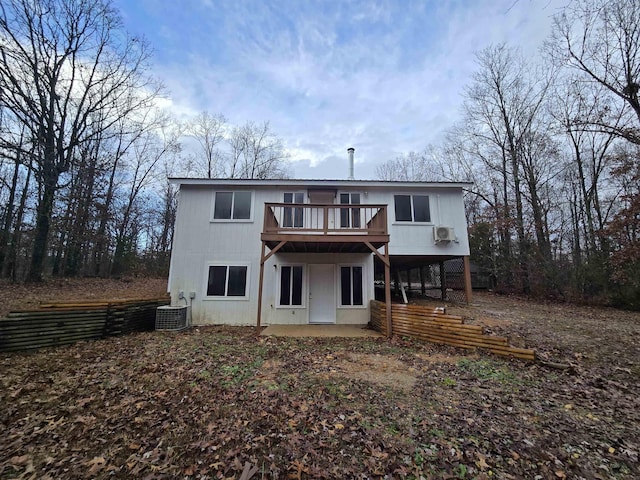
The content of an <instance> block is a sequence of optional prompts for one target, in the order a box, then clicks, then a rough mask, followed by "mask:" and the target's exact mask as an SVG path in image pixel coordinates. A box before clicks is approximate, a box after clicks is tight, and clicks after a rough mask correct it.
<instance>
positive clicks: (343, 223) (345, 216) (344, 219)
mask: <svg viewBox="0 0 640 480" xmlns="http://www.w3.org/2000/svg"><path fill="white" fill-rule="evenodd" d="M348 203H349V194H348V193H341V194H340V204H341V205H346V204H348ZM340 228H349V209H348V208H341V209H340Z"/></svg>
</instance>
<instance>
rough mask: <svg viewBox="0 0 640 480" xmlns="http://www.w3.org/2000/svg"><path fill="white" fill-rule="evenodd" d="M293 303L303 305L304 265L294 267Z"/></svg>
mask: <svg viewBox="0 0 640 480" xmlns="http://www.w3.org/2000/svg"><path fill="white" fill-rule="evenodd" d="M291 283H292V285H291V286H292V289H291V305H302V267H301V266H299V265H298V266H295V267H293V278H292V282H291Z"/></svg>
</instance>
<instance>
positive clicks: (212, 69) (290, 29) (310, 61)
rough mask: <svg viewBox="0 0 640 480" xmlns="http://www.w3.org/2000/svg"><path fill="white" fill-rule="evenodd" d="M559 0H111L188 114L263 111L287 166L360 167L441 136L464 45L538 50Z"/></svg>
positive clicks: (250, 115)
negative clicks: (351, 151) (350, 150)
mask: <svg viewBox="0 0 640 480" xmlns="http://www.w3.org/2000/svg"><path fill="white" fill-rule="evenodd" d="M568 1H569V0H482V1H481V0H477V1H472V0H462V1H447V0H440V1H433V0H424V1H411V0H393V1H392V0H389V1H358V0H353V1H350V0H322V1H306V0H299V1H294V0H287V1H285V0H277V1H260V0H228V1H227V0H182V1H175V0H116V2H115V4H116V6H117V7H118V8H119V9H120V11H121V13H122V16H123V20H124V24H125V28H126V29H127V30H128V31H130V32H131V33H133V34H136V35H142V36H144V37H146V38H147V40H148V41H149V42H150V44H151V45H152V46H153V48H154V52H155V53H154V58H153V69H154V74H155V75H156V76H157V77H158V78H159V79H160V80H161V81H162V82H163V83H164V84H165V85H166V87H167V88H168V100H169V104H170V108H171V110H172V111H173V112H174V113H175V114H176V115H177V116H178V117H179V118H183V119H186V118H188V117H189V116H192V115H194V114H196V113H198V112H200V111H203V110H207V111H209V112H211V113H221V114H223V115H225V117H227V119H228V120H229V122H230V123H232V124H243V123H245V122H246V121H248V120H251V121H255V122H263V121H269V122H270V124H271V129H272V130H273V132H275V133H276V134H277V135H278V136H279V137H280V138H281V139H282V140H283V142H284V145H285V147H286V149H287V150H288V152H289V153H290V155H291V158H290V162H291V173H292V174H293V176H294V177H295V178H346V176H347V155H346V149H347V147H349V146H353V147H355V149H356V153H355V161H356V166H355V172H356V175H355V176H356V178H360V179H367V178H373V177H374V173H375V166H376V165H377V164H380V163H383V162H385V161H387V160H390V159H392V158H395V157H396V156H398V155H399V154H401V153H403V152H404V153H407V152H409V151H412V150H413V151H420V150H422V149H424V148H425V147H426V146H427V145H428V144H430V143H431V144H437V143H438V142H439V141H440V140H441V138H442V135H443V133H444V132H445V131H446V129H447V128H449V127H450V126H451V125H452V124H453V123H454V122H455V121H456V120H457V119H458V118H459V116H460V107H461V103H462V96H461V95H462V92H463V89H464V87H465V85H467V84H468V83H469V81H470V79H471V75H472V74H473V71H474V69H475V63H474V62H475V59H474V52H476V51H478V50H481V49H483V48H484V47H486V46H488V45H490V44H492V43H498V42H507V43H509V44H510V45H514V46H519V47H521V48H522V49H523V51H524V52H525V53H526V54H530V55H535V53H536V51H537V49H538V48H539V47H540V46H541V44H542V41H543V40H544V38H545V37H546V36H547V35H548V33H549V31H550V27H551V21H552V19H551V17H552V16H553V14H554V13H556V12H557V11H558V9H559V8H561V7H562V6H564V5H565V4H566V2H568Z"/></svg>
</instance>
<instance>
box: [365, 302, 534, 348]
mask: <svg viewBox="0 0 640 480" xmlns="http://www.w3.org/2000/svg"><path fill="white" fill-rule="evenodd" d="M371 326H372V327H373V328H374V329H376V330H378V331H379V332H381V333H383V334H385V335H386V334H387V325H386V311H385V304H384V303H382V302H379V301H376V300H372V301H371ZM391 329H392V333H393V334H394V335H402V336H408V337H414V338H417V339H420V340H424V341H428V342H433V343H442V344H446V345H451V346H454V347H458V348H466V349H473V348H481V349H484V350H487V351H489V352H491V353H495V354H497V355H506V356H513V357H516V358H521V359H524V360H534V359H535V351H534V350H531V349H527V348H517V347H513V346H511V345H509V341H508V339H507V338H505V337H498V336H493V335H488V334H486V333H485V332H484V329H483V327H481V326H480V325H466V324H465V323H464V320H463V318H462V317H460V316H457V315H447V314H445V313H442V312H440V311H437V310H435V309H434V308H433V307H426V306H422V305H404V304H393V305H392V306H391Z"/></svg>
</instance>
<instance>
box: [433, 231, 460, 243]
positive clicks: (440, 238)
mask: <svg viewBox="0 0 640 480" xmlns="http://www.w3.org/2000/svg"><path fill="white" fill-rule="evenodd" d="M433 239H434V240H435V242H436V243H440V242H453V241H454V240H455V239H456V232H455V230H454V229H453V228H451V227H433Z"/></svg>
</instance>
